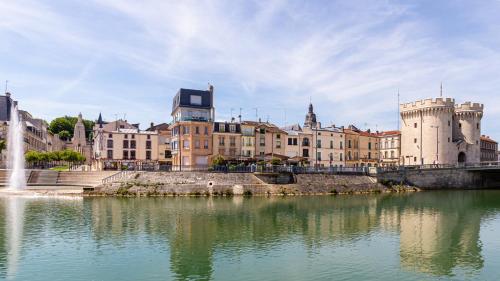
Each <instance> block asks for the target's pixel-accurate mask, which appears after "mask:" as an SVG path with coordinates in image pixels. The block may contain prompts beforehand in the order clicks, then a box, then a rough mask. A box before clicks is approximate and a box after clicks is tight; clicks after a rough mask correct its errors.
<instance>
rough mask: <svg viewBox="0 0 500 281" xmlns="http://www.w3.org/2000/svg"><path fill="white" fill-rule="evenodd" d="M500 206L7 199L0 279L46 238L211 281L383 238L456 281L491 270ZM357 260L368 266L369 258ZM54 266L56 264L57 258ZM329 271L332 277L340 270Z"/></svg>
mask: <svg viewBox="0 0 500 281" xmlns="http://www.w3.org/2000/svg"><path fill="white" fill-rule="evenodd" d="M499 199H500V193H499V192H496V191H488V192H476V191H475V192H429V193H417V194H408V195H380V196H338V197H290V198H278V197H276V198H249V199H242V198H219V199H217V198H215V199H214V198H210V199H207V198H158V199H150V198H139V199H110V198H88V199H84V200H82V201H81V202H78V203H61V202H59V201H54V200H27V199H23V198H15V197H13V198H0V227H1V228H2V229H1V230H0V235H4V236H3V237H0V273H1V274H2V276H5V277H13V276H16V275H17V274H18V272H22V271H23V263H22V261H21V260H22V259H23V255H25V254H26V253H29V252H30V251H33V250H34V249H35V248H36V247H49V246H52V247H54V246H57V245H53V244H51V242H50V241H46V240H44V239H49V240H50V239H51V238H52V237H51V236H56V237H59V238H61V239H62V240H63V241H68V240H71V239H79V241H85V243H88V244H89V245H90V250H91V255H95V256H96V257H97V256H98V255H99V254H100V253H102V251H109V249H110V247H111V249H115V248H124V249H127V247H128V246H129V245H130V243H136V244H139V245H144V246H146V245H153V247H155V248H159V249H165V250H164V254H165V255H167V256H168V260H169V264H168V270H169V272H170V274H171V275H172V276H173V277H175V278H176V279H178V280H211V279H213V278H214V274H216V272H217V269H218V264H219V265H220V264H221V263H224V262H226V263H233V262H235V261H237V260H238V258H239V257H240V256H242V255H244V254H245V253H253V254H254V255H256V254H255V253H257V252H258V253H262V254H263V255H265V254H266V253H267V254H269V255H271V254H275V253H274V252H273V251H277V250H276V249H278V248H279V247H282V246H283V245H288V244H293V245H297V243H298V245H303V247H304V248H305V249H306V250H307V249H309V250H307V251H309V252H310V253H315V250H316V249H323V248H326V249H328V250H329V251H333V250H335V249H338V248H339V247H345V246H347V247H350V246H354V245H358V244H359V243H360V242H362V241H368V240H370V239H380V241H381V242H380V243H392V242H390V241H392V240H387V239H384V238H386V237H393V236H394V237H397V239H396V240H395V241H396V242H395V243H397V244H395V245H394V246H395V247H396V248H397V249H399V252H394V253H392V255H394V256H395V257H396V256H397V257H399V264H398V265H396V266H397V267H398V268H399V269H401V270H402V271H403V272H409V273H411V272H413V273H416V274H426V275H429V274H430V275H431V276H452V275H453V274H455V273H454V272H455V271H456V270H457V269H459V270H461V271H466V272H468V273H470V274H474V273H477V272H479V271H480V270H481V269H482V268H483V267H484V264H485V261H484V258H483V256H482V241H481V240H480V235H479V233H480V229H481V224H482V222H483V221H484V220H487V219H489V218H492V217H494V216H497V215H498V213H499V210H500V200H499ZM42 232H43V233H45V235H44V236H43V237H42V236H40V235H39V234H40V233H42ZM373 237H375V238H373ZM388 241H389V242H388ZM52 243H58V242H57V241H56V242H52ZM390 246H391V245H390V244H388V245H387V247H390ZM144 255H145V257H146V256H147V253H145V254H144ZM353 255H355V254H353ZM223 257H224V258H223ZM352 258H353V259H359V260H360V262H362V261H363V257H362V256H361V257H360V256H353V257H352ZM222 259H224V260H222ZM387 259H388V260H390V257H387ZM46 260H47V261H46V262H50V257H46ZM271 260H272V259H270V261H271ZM18 264H20V265H18ZM161 266H162V267H164V266H166V265H165V264H163V265H161ZM399 269H397V270H399ZM329 270H332V272H331V274H334V272H333V270H334V269H333V268H332V269H329ZM75 274H77V273H75ZM100 274H102V272H101V273H100Z"/></svg>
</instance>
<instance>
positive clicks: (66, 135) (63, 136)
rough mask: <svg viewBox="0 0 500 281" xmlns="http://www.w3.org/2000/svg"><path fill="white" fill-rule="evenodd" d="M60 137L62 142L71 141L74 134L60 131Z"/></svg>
mask: <svg viewBox="0 0 500 281" xmlns="http://www.w3.org/2000/svg"><path fill="white" fill-rule="evenodd" d="M59 137H60V138H61V139H62V140H66V141H69V140H71V138H72V137H73V134H72V133H70V132H68V131H66V130H64V131H60V132H59Z"/></svg>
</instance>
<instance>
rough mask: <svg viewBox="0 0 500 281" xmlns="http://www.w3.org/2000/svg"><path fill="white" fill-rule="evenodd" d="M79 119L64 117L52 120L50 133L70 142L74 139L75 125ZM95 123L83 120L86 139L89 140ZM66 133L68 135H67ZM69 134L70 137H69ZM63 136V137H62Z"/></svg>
mask: <svg viewBox="0 0 500 281" xmlns="http://www.w3.org/2000/svg"><path fill="white" fill-rule="evenodd" d="M77 121H78V117H72V116H63V117H58V118H56V119H54V120H52V121H51V122H50V124H49V131H50V132H51V133H53V134H59V136H60V137H61V138H62V139H65V140H69V139H71V138H72V137H73V134H74V130H75V124H76V122H77ZM94 124H95V122H94V121H92V120H85V119H84V120H83V125H85V137H86V138H87V139H88V138H89V136H90V134H91V133H92V130H93V128H94ZM64 131H66V132H67V133H65V132H64ZM68 133H69V135H68ZM61 134H62V135H61Z"/></svg>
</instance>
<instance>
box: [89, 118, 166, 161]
mask: <svg viewBox="0 0 500 281" xmlns="http://www.w3.org/2000/svg"><path fill="white" fill-rule="evenodd" d="M99 119H100V120H99V121H98V123H97V124H96V125H95V127H94V146H93V152H94V153H93V154H94V159H93V165H92V166H93V169H97V170H102V169H118V170H120V169H125V168H126V169H136V168H137V169H150V170H153V169H156V168H157V164H158V147H159V146H158V139H159V138H158V132H157V131H140V130H139V126H138V124H134V125H133V124H129V123H128V122H127V121H126V120H117V121H114V122H110V123H105V122H103V121H102V119H101V118H99Z"/></svg>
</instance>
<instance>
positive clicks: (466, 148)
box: [400, 98, 484, 165]
mask: <svg viewBox="0 0 500 281" xmlns="http://www.w3.org/2000/svg"><path fill="white" fill-rule="evenodd" d="M483 108H484V106H483V105H482V104H479V103H471V102H466V103H463V104H455V100H454V99H451V98H446V99H445V98H437V99H425V100H420V101H416V102H412V103H406V104H402V105H400V110H401V118H402V124H401V156H402V159H401V161H402V164H403V165H421V164H457V163H475V162H479V161H480V137H481V119H482V117H483Z"/></svg>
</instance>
